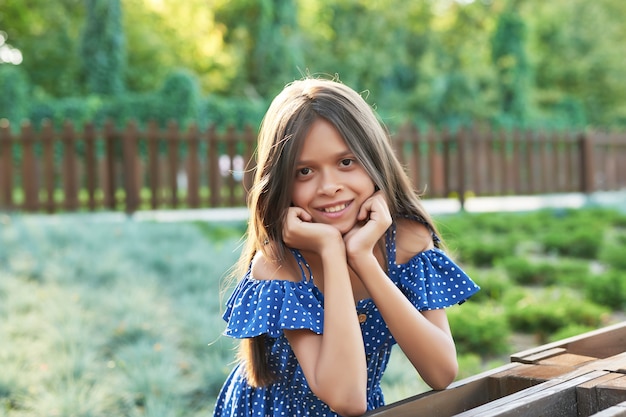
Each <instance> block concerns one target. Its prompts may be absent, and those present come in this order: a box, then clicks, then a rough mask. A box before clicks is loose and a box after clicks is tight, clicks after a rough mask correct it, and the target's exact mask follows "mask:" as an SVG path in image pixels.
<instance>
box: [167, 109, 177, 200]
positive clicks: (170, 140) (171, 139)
mask: <svg viewBox="0 0 626 417" xmlns="http://www.w3.org/2000/svg"><path fill="white" fill-rule="evenodd" d="M178 134H179V131H178V123H176V122H175V121H173V120H171V121H170V122H168V124H167V134H166V141H167V166H168V172H169V187H168V188H169V195H170V201H169V204H170V206H171V207H172V208H178V203H179V195H178Z"/></svg>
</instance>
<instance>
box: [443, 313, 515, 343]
mask: <svg viewBox="0 0 626 417" xmlns="http://www.w3.org/2000/svg"><path fill="white" fill-rule="evenodd" d="M448 320H449V322H450V328H451V329H452V334H453V336H454V340H455V342H456V346H457V350H458V352H459V353H478V354H480V355H496V354H499V353H503V352H506V351H507V350H508V346H509V345H508V338H509V335H510V329H509V325H508V322H507V318H506V315H505V314H504V311H503V310H502V309H501V307H499V306H498V305H497V304H494V303H481V304H478V303H475V302H472V301H469V302H466V303H464V304H463V305H461V306H458V307H452V308H450V309H448Z"/></svg>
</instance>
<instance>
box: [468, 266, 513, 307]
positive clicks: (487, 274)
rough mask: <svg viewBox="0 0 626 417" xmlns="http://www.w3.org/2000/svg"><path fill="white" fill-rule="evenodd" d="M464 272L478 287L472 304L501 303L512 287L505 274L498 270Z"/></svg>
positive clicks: (472, 269)
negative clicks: (472, 278) (478, 289)
mask: <svg viewBox="0 0 626 417" xmlns="http://www.w3.org/2000/svg"><path fill="white" fill-rule="evenodd" d="M465 272H466V273H467V274H468V275H469V276H470V277H474V279H475V280H476V281H477V283H478V285H480V291H479V292H477V293H476V294H474V295H473V296H472V301H473V302H488V301H492V302H498V303H499V302H502V300H503V298H504V296H505V294H506V293H507V292H508V291H509V289H510V288H511V286H512V285H513V283H512V282H511V280H510V279H509V277H508V276H507V274H506V273H505V272H504V271H502V270H501V269H499V268H490V269H478V268H466V269H465Z"/></svg>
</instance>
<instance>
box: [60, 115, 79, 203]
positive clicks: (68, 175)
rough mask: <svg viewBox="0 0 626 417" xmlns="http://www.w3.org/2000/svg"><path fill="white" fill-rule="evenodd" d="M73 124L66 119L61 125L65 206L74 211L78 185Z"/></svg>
mask: <svg viewBox="0 0 626 417" xmlns="http://www.w3.org/2000/svg"><path fill="white" fill-rule="evenodd" d="M75 136H76V135H75V134H74V125H73V124H72V122H70V121H66V122H65V124H64V126H63V167H64V169H63V173H64V175H63V176H64V177H65V181H64V188H63V190H64V192H65V208H66V209H67V210H69V211H74V210H76V209H77V208H78V186H77V184H76V153H75V151H74V139H75Z"/></svg>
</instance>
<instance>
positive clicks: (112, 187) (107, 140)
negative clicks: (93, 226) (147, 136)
mask: <svg viewBox="0 0 626 417" xmlns="http://www.w3.org/2000/svg"><path fill="white" fill-rule="evenodd" d="M116 142H117V130H116V128H115V125H114V124H113V122H112V121H111V120H107V121H106V123H105V124H104V150H105V151H104V161H103V164H102V165H103V173H102V182H103V184H102V188H103V190H104V206H105V207H106V208H108V209H110V210H115V209H116V208H117V196H116V193H115V192H116V189H117V181H116V176H115V165H116V164H115V161H116V158H115V145H116Z"/></svg>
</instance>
